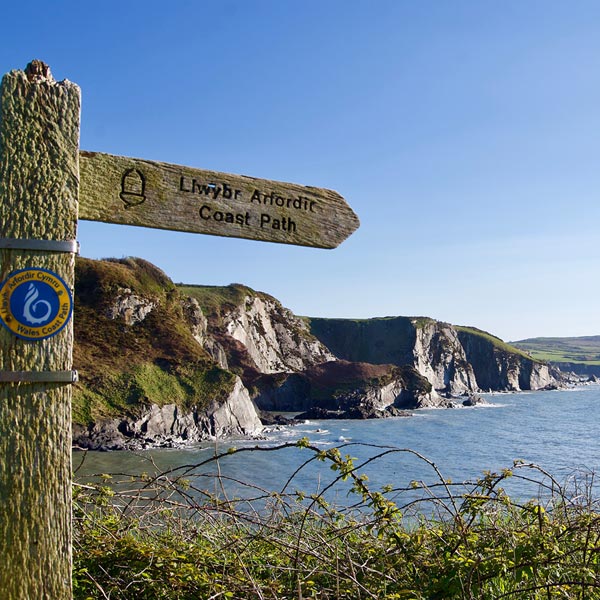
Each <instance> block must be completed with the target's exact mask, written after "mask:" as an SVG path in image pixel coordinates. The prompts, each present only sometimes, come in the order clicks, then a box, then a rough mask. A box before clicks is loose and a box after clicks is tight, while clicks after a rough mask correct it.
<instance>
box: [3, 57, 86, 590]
mask: <svg viewBox="0 0 600 600" xmlns="http://www.w3.org/2000/svg"><path fill="white" fill-rule="evenodd" d="M79 117H80V92H79V88H78V87H77V86H76V85H74V84H73V83H70V82H68V81H64V82H56V81H54V80H53V78H52V75H51V74H50V70H49V69H48V67H47V66H46V65H44V64H43V63H41V62H39V61H33V62H32V63H31V64H29V65H28V66H27V69H26V70H25V72H22V71H12V72H11V73H9V74H7V75H5V76H4V78H3V79H2V86H1V89H0V236H1V238H0V281H2V282H3V284H2V288H1V289H0V318H1V319H2V324H3V325H4V327H0V598H2V600H38V599H48V600H64V599H69V598H71V597H72V588H71V564H72V555H71V552H72V551H71V484H70V481H71V387H72V386H71V385H70V383H69V382H71V381H72V380H73V371H72V349H73V329H72V323H71V319H70V317H71V311H72V296H71V293H72V288H73V283H74V264H75V258H74V251H75V249H76V242H75V236H76V229H77V208H78V186H79V164H78V163H79Z"/></svg>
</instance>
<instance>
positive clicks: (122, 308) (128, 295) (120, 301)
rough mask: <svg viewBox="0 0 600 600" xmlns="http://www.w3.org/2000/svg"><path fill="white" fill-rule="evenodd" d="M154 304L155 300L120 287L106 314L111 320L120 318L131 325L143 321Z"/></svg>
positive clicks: (154, 306) (155, 304)
mask: <svg viewBox="0 0 600 600" xmlns="http://www.w3.org/2000/svg"><path fill="white" fill-rule="evenodd" d="M156 306H157V303H156V301H154V300H152V299H150V298H146V297H144V296H138V295H136V294H134V293H133V292H132V291H131V290H130V289H129V288H120V289H119V291H118V293H117V295H116V296H115V299H114V301H113V302H112V304H111V305H110V306H109V307H108V309H107V310H106V316H107V317H108V318H109V319H113V320H114V319H119V318H121V319H123V320H124V321H125V323H126V324H127V325H133V324H135V323H140V322H141V321H143V320H144V319H145V318H146V317H147V316H148V315H149V314H150V313H151V312H152V310H153V309H154V308H156Z"/></svg>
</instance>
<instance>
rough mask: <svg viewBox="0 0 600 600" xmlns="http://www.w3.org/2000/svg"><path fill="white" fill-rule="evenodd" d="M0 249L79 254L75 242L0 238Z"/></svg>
mask: <svg viewBox="0 0 600 600" xmlns="http://www.w3.org/2000/svg"><path fill="white" fill-rule="evenodd" d="M0 248H6V249H9V250H36V251H39V252H71V253H72V254H79V242H78V241H77V240H65V241H60V240H29V239H25V240H21V239H15V238H0Z"/></svg>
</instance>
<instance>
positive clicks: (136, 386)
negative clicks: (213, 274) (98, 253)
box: [73, 258, 555, 449]
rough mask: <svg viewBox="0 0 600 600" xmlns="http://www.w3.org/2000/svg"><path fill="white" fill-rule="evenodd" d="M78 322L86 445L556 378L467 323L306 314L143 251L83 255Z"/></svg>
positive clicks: (228, 428) (384, 410)
mask: <svg viewBox="0 0 600 600" xmlns="http://www.w3.org/2000/svg"><path fill="white" fill-rule="evenodd" d="M74 322H75V352H74V362H75V366H76V368H77V369H78V371H79V373H80V382H79V383H78V384H77V385H76V386H75V394H74V403H73V416H74V425H73V434H74V441H75V443H76V444H78V445H80V446H83V447H89V448H105V449H110V448H123V447H144V446H146V445H148V444H150V445H176V444H179V443H189V442H196V441H200V440H203V439H208V438H213V437H225V436H235V435H240V436H241V435H243V436H248V435H257V434H259V433H260V431H261V427H262V425H261V421H260V419H259V410H268V411H295V412H299V411H308V412H307V414H312V415H317V416H319V415H320V416H334V417H335V416H337V417H340V416H341V417H360V418H371V417H383V416H390V415H396V414H398V411H399V410H401V409H405V408H420V407H425V406H447V405H449V401H448V399H447V396H449V395H458V394H464V393H471V392H475V391H478V390H511V391H517V390H522V389H539V388H542V387H545V386H547V385H552V384H553V383H555V381H554V379H553V377H552V374H551V373H550V372H549V369H548V367H547V366H546V365H545V364H543V363H540V362H538V361H535V360H532V359H531V358H530V357H529V356H527V355H526V354H525V353H523V352H521V351H518V350H516V349H515V348H513V347H511V346H509V345H508V344H505V343H504V342H502V341H501V340H499V339H498V338H495V337H494V336H491V335H489V334H487V333H485V332H482V331H479V330H476V329H473V328H466V327H455V326H452V325H449V324H448V323H442V322H439V321H435V320H433V319H429V318H425V317H419V318H410V317H388V318H382V319H369V320H362V321H353V320H347V319H346V320H343V319H305V318H299V317H297V316H295V315H294V314H293V313H291V312H290V311H289V310H288V309H286V308H285V307H283V306H282V305H281V303H280V302H278V301H277V300H276V299H275V298H273V297H271V296H269V295H267V294H264V293H260V292H256V291H254V290H251V289H250V288H247V287H245V286H243V285H239V284H234V285H230V286H227V287H210V286H183V285H180V286H176V285H174V284H173V282H172V281H171V280H170V279H169V278H168V277H167V276H166V275H165V274H164V273H163V272H162V271H160V270H159V269H157V268H156V267H154V266H153V265H151V264H150V263H147V262H146V261H143V260H141V259H131V258H129V259H123V260H105V261H91V260H86V259H79V260H78V263H77V269H76V298H75V321H74ZM311 411H312V412H311ZM315 411H316V412H315Z"/></svg>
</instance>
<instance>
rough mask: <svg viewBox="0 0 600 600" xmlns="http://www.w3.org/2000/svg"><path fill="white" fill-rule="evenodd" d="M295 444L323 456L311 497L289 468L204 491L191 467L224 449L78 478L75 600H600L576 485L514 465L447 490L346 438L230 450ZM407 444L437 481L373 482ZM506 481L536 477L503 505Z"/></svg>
mask: <svg viewBox="0 0 600 600" xmlns="http://www.w3.org/2000/svg"><path fill="white" fill-rule="evenodd" d="M292 446H295V447H296V448H297V449H299V451H300V452H308V453H309V458H308V459H307V460H306V462H305V464H304V466H303V467H301V469H302V468H306V467H307V466H308V465H309V464H311V463H313V461H315V460H316V461H323V462H325V463H326V464H327V463H328V464H329V466H330V468H331V473H332V476H331V477H332V479H331V481H329V482H327V481H325V480H323V481H322V482H321V485H322V489H321V491H319V492H318V493H307V492H294V493H289V494H287V493H286V491H285V490H286V488H287V487H289V483H291V481H292V480H293V477H294V475H292V477H291V478H290V481H289V482H288V486H286V488H284V489H283V490H281V491H279V492H269V491H267V490H256V489H255V488H254V487H253V486H252V485H250V484H249V485H248V488H249V489H251V490H254V492H255V494H256V495H255V497H254V498H253V499H251V500H248V499H246V500H243V501H242V500H236V499H230V498H227V496H223V495H221V496H220V497H217V496H213V495H210V494H209V493H208V492H207V491H206V490H205V489H203V488H202V486H201V484H200V481H201V480H202V477H201V473H202V472H203V471H201V469H203V468H204V467H208V468H209V470H210V469H211V468H212V470H213V471H214V467H215V464H214V463H218V462H219V461H220V460H224V459H225V458H226V457H227V456H229V455H230V454H231V451H227V452H224V453H223V454H221V455H219V456H215V457H213V458H211V459H208V460H206V461H204V462H203V463H200V464H198V465H196V467H192V466H190V465H186V466H185V468H184V469H183V470H182V471H183V472H182V473H181V475H180V476H179V475H178V474H177V473H176V472H174V471H171V472H170V473H162V474H157V475H154V476H146V477H144V478H143V479H141V480H140V481H131V480H124V479H123V480H121V481H119V480H118V478H116V477H113V478H109V477H107V476H102V477H100V478H99V479H98V481H97V482H96V483H92V484H89V483H87V484H82V483H76V484H75V488H74V507H75V508H74V517H75V554H74V593H75V600H84V599H86V600H87V599H89V598H94V599H95V598H111V599H113V600H125V599H134V598H135V599H138V598H144V599H149V600H152V599H165V600H166V599H177V600H184V599H186V600H192V599H196V598H236V599H245V598H271V599H279V600H286V599H292V598H294V599H298V598H300V599H307V598H321V599H325V598H331V599H334V598H335V599H355V598H373V599H388V600H391V599H396V600H397V599H414V600H425V599H435V598H439V599H443V600H453V599H460V600H467V599H468V600H486V599H489V600H493V599H499V598H511V599H515V598H516V599H522V600H547V599H549V598H568V599H570V598H573V599H575V598H581V599H584V598H585V599H587V600H592V599H598V598H600V513H599V512H598V510H597V508H598V507H597V503H596V501H595V500H593V498H592V496H591V493H590V488H589V487H588V486H587V485H581V484H580V483H573V485H572V486H571V487H569V486H565V485H561V484H560V483H559V482H558V481H556V480H555V479H553V478H552V477H550V476H549V475H548V474H547V473H544V472H543V471H541V470H540V469H539V468H537V467H536V466H535V465H524V464H520V463H516V464H515V465H514V466H513V467H512V468H510V469H505V470H503V471H502V472H500V473H490V472H486V473H484V474H483V476H482V477H481V478H480V479H479V480H477V481H474V482H466V483H463V484H460V485H457V484H451V483H449V482H448V481H446V480H444V478H443V477H442V475H441V473H439V471H438V470H437V468H436V467H435V465H434V464H433V463H431V462H430V461H428V460H427V459H425V458H423V457H421V456H420V455H418V454H417V453H415V452H412V451H410V450H400V449H396V448H379V449H376V451H377V452H379V453H378V454H376V455H375V456H373V457H371V458H369V459H368V460H366V461H365V462H363V463H362V464H357V462H358V461H357V459H356V458H354V457H352V456H351V455H350V454H348V453H346V452H345V450H346V449H348V447H349V446H351V444H347V445H345V446H344V447H341V448H331V449H327V450H322V449H319V448H317V447H315V446H313V445H311V444H310V442H309V440H307V439H302V440H300V441H299V442H298V443H297V444H295V445H293V444H287V445H285V446H282V447H278V448H268V449H263V450H259V449H256V448H254V449H253V448H244V449H238V450H236V451H235V452H234V454H235V455H236V456H237V455H239V454H240V453H243V452H257V451H267V452H275V453H276V452H278V451H280V450H282V449H283V448H284V447H285V448H290V447H292ZM406 452H408V453H410V454H412V455H414V456H416V457H418V458H420V459H421V460H424V461H425V462H426V463H427V464H428V465H429V466H430V467H431V468H432V470H433V472H434V473H435V476H436V479H435V480H434V482H433V483H431V484H429V485H428V484H426V483H424V482H411V483H410V484H409V485H408V486H406V487H393V486H385V487H384V488H383V489H382V490H381V491H378V490H372V489H370V488H369V486H368V483H367V477H366V476H365V475H364V474H360V473H359V470H360V468H361V467H364V466H365V465H366V464H368V463H369V462H371V461H373V460H377V459H379V458H381V457H383V456H385V455H387V454H391V453H406ZM274 458H275V459H276V456H275V457H274ZM514 479H517V480H520V481H521V482H522V483H526V482H529V483H532V484H534V485H535V486H536V493H535V499H532V500H529V501H521V502H516V501H514V500H512V499H511V498H510V497H509V496H508V495H507V493H506V492H505V491H504V489H503V487H502V486H503V485H505V483H506V482H507V481H508V480H514ZM577 481H578V480H577V479H574V480H573V482H577ZM343 482H346V483H345V484H344V483H343ZM348 483H350V485H351V487H350V493H351V494H353V495H355V496H356V500H355V504H354V506H353V509H351V510H350V509H344V508H336V507H335V506H334V505H332V504H331V503H330V501H329V500H328V499H327V498H326V496H325V492H327V491H329V492H331V491H332V490H333V488H334V486H336V485H344V486H345V489H348V485H347V484H348Z"/></svg>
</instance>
